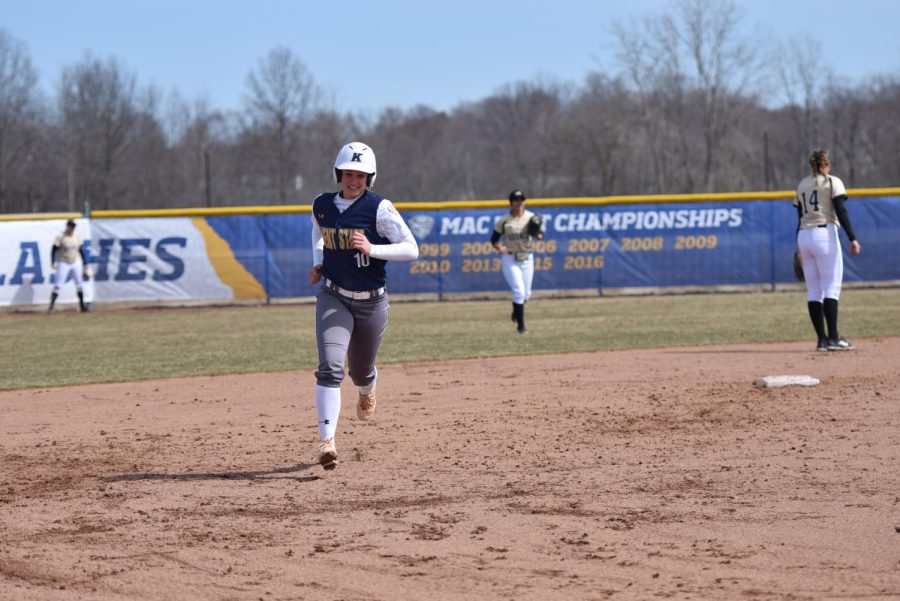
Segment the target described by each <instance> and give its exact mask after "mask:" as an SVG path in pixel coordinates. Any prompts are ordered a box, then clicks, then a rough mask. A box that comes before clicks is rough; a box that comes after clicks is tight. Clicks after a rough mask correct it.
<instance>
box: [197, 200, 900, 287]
mask: <svg viewBox="0 0 900 601" xmlns="http://www.w3.org/2000/svg"><path fill="white" fill-rule="evenodd" d="M530 210H533V211H534V212H536V213H539V214H541V215H543V217H544V224H545V226H544V227H545V231H544V236H545V238H544V240H543V241H539V242H537V243H536V248H535V250H536V252H535V280H534V288H535V289H536V290H541V289H543V290H567V289H568V290H573V289H597V290H598V291H600V290H603V289H613V288H666V287H703V286H711V287H712V286H740V285H753V284H756V285H772V286H775V285H777V284H783V283H788V282H792V281H794V279H793V278H794V276H793V271H792V268H791V261H790V258H791V256H792V254H793V250H794V247H795V245H796V242H795V241H796V224H797V215H796V211H795V209H794V208H793V206H792V205H791V203H790V202H789V201H766V202H761V201H740V202H728V201H723V202H721V203H714V202H697V203H671V204H659V203H648V204H634V205H620V206H597V207H591V206H579V207H530ZM849 211H850V213H851V215H852V219H853V224H854V229H855V230H856V232H857V236H858V237H859V239H860V241H861V243H862V244H863V247H864V252H863V253H862V254H861V255H860V256H858V257H852V258H851V257H849V256H848V255H847V247H848V244H847V240H846V236H845V235H844V234H841V237H842V242H843V246H844V251H845V281H859V282H862V281H870V282H875V281H886V280H898V279H900V262H898V261H887V260H884V258H885V257H891V256H893V257H898V256H900V198H898V197H868V198H861V199H854V200H852V201H851V202H850V203H849ZM504 213H505V211H503V210H502V209H481V208H474V209H463V210H433V211H404V212H403V215H404V218H405V219H406V221H407V223H408V224H409V226H410V229H412V231H413V234H414V235H415V237H416V240H417V241H418V243H419V259H418V260H416V261H413V262H389V263H388V288H389V290H391V291H392V292H395V293H411V294H413V293H414V294H428V293H431V294H437V295H441V294H447V293H466V292H487V291H502V290H506V284H505V282H504V281H503V275H502V273H501V268H500V255H499V254H497V252H496V251H495V250H494V249H493V247H492V246H491V244H490V237H491V232H492V231H493V227H494V223H495V222H496V220H497V219H499V218H500V217H501V216H502V215H503V214H504ZM207 221H208V222H209V223H210V225H211V226H212V227H213V229H215V230H216V231H217V232H218V233H219V234H220V235H221V236H222V237H223V238H225V239H226V240H227V241H228V242H229V243H230V244H231V247H232V250H233V251H234V253H235V257H236V258H237V259H238V260H239V261H241V262H242V263H243V264H244V265H245V266H246V267H247V269H248V270H249V271H251V272H252V273H253V274H254V275H255V276H256V277H257V278H258V279H259V281H260V282H261V283H262V284H263V287H264V289H265V290H266V291H267V293H268V294H269V296H270V297H273V298H279V297H286V298H289V297H300V296H310V295H313V294H314V293H315V290H314V287H313V286H311V285H310V284H309V283H308V281H307V273H308V271H309V269H310V267H311V266H312V253H311V251H310V248H309V246H310V242H309V241H310V237H311V224H310V217H309V215H308V214H304V215H243V216H223V217H213V218H210V217H207Z"/></svg>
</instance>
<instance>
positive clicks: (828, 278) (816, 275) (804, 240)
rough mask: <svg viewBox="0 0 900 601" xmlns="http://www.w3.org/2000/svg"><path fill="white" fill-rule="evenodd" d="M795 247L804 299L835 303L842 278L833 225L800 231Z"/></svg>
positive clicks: (836, 232) (838, 247)
mask: <svg viewBox="0 0 900 601" xmlns="http://www.w3.org/2000/svg"><path fill="white" fill-rule="evenodd" d="M797 248H798V249H799V250H800V258H801V260H802V261H803V279H805V280H806V299H807V300H809V301H818V302H822V301H823V300H824V299H826V298H833V299H835V300H839V299H840V296H841V284H842V282H843V279H844V257H843V255H842V254H841V240H840V238H839V237H838V228H837V226H836V225H834V224H833V223H829V224H828V225H827V226H825V227H811V228H803V229H801V230H800V231H799V232H798V233H797Z"/></svg>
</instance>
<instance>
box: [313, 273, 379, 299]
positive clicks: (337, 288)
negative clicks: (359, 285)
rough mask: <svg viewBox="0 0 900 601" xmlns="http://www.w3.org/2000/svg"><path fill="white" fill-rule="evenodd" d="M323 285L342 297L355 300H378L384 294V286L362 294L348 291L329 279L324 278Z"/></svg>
mask: <svg viewBox="0 0 900 601" xmlns="http://www.w3.org/2000/svg"><path fill="white" fill-rule="evenodd" d="M322 283H323V284H324V285H325V287H326V288H329V289H330V290H334V291H335V292H337V293H338V294H340V295H341V296H346V297H347V298H352V299H353V300H368V299H370V298H376V297H379V296H381V295H382V294H384V286H382V287H381V288H378V289H376V290H363V291H361V292H357V291H355V290H347V289H346V288H341V287H340V286H338V285H337V284H335V283H334V282H332V281H331V280H329V279H328V278H322Z"/></svg>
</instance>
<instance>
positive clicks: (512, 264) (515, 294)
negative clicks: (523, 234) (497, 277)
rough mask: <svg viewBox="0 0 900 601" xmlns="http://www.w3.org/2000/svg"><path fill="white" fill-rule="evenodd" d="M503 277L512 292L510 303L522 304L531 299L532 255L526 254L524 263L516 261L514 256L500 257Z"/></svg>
mask: <svg viewBox="0 0 900 601" xmlns="http://www.w3.org/2000/svg"><path fill="white" fill-rule="evenodd" d="M501 265H502V267H503V277H504V278H505V279H506V283H507V285H509V288H510V290H512V302H514V303H516V304H519V305H521V304H523V303H524V302H525V301H527V300H528V299H529V298H531V283H532V282H533V281H534V255H533V254H531V253H528V258H527V259H525V260H524V261H516V257H515V255H514V254H509V253H506V254H504V255H502V256H501Z"/></svg>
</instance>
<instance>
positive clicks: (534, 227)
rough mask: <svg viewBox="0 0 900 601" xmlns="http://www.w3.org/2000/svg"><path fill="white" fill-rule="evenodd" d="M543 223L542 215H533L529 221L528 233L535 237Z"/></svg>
mask: <svg viewBox="0 0 900 601" xmlns="http://www.w3.org/2000/svg"><path fill="white" fill-rule="evenodd" d="M542 223H544V219H543V218H542V217H541V216H540V215H532V216H531V219H530V220H529V221H528V226H527V231H528V235H529V236H532V237H533V236H537V235H538V234H540V233H541V224H542Z"/></svg>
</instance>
